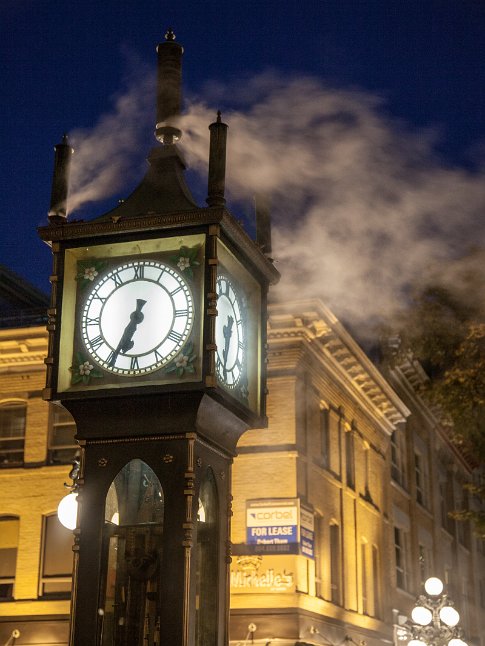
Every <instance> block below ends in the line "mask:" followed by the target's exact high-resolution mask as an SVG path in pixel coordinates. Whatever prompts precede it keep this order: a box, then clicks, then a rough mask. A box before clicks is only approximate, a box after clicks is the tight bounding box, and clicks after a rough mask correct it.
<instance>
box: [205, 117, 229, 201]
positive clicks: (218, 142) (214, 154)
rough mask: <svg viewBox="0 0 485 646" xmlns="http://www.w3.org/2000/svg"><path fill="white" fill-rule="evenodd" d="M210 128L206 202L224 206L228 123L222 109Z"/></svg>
mask: <svg viewBox="0 0 485 646" xmlns="http://www.w3.org/2000/svg"><path fill="white" fill-rule="evenodd" d="M209 130H210V148H209V180H208V189H207V199H206V202H207V204H208V205H209V206H224V204H225V203H226V199H225V197H224V192H225V186H226V141H227V125H226V124H225V123H222V121H221V112H220V111H218V112H217V121H216V122H215V123H211V125H210V126H209Z"/></svg>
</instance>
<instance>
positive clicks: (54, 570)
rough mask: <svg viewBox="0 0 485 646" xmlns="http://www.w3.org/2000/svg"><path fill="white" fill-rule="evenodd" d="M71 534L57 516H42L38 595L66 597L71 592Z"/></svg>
mask: <svg viewBox="0 0 485 646" xmlns="http://www.w3.org/2000/svg"><path fill="white" fill-rule="evenodd" d="M72 544H73V533H72V531H70V530H69V529H66V528H65V527H64V526H63V525H61V523H60V522H59V519H58V517H57V514H51V515H50V516H44V526H43V549H42V565H41V577H40V591H39V592H40V595H41V596H46V595H56V596H57V595H62V596H68V595H69V593H70V592H71V585H72V581H71V574H72Z"/></svg>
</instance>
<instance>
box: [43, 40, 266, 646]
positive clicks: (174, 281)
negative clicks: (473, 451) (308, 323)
mask: <svg viewBox="0 0 485 646" xmlns="http://www.w3.org/2000/svg"><path fill="white" fill-rule="evenodd" d="M157 52H158V99H157V120H156V138H157V140H158V142H159V143H158V145H157V147H156V148H154V149H152V151H151V152H150V155H149V158H148V162H149V167H148V171H147V173H146V175H145V177H144V179H143V180H142V182H141V183H140V185H139V186H138V187H137V188H136V189H135V191H134V192H133V193H132V195H131V196H130V197H129V198H128V199H127V200H126V201H124V202H122V203H121V204H119V205H118V206H117V207H116V208H115V209H114V210H112V211H110V212H109V213H107V214H105V215H102V216H101V217H98V218H96V219H94V220H91V221H88V222H84V221H68V219H67V217H66V212H67V210H66V198H67V177H68V166H69V163H70V156H71V149H70V147H69V144H68V142H67V139H64V141H63V143H62V144H59V145H58V146H57V147H56V161H55V169H54V181H53V189H52V200H51V210H50V212H49V224H48V225H47V226H45V227H42V228H41V229H40V230H39V233H40V236H41V238H42V239H43V240H44V241H47V242H49V243H50V244H51V245H52V251H53V257H54V270H53V275H52V277H51V282H52V296H51V306H50V309H49V325H48V329H49V356H48V358H47V359H46V364H47V386H46V389H45V391H44V397H45V399H47V400H49V401H53V402H58V403H60V404H62V406H64V407H65V408H67V409H68V410H69V411H70V412H71V414H72V415H73V417H74V419H75V421H76V425H77V439H78V442H79V444H80V447H81V463H80V469H79V477H78V481H77V485H78V494H79V495H78V501H79V514H78V527H77V529H76V530H75V546H74V553H75V556H74V590H73V599H72V619H71V629H70V644H71V646H86V644H89V645H93V646H94V645H96V646H125V645H126V646H128V645H130V646H160V645H161V644H172V645H174V646H178V645H180V646H189V645H201V646H202V645H209V644H210V645H211V646H213V645H216V644H220V645H222V644H225V643H227V641H228V632H227V618H228V590H227V564H228V561H229V558H230V547H229V519H230V513H231V512H230V507H231V503H230V500H231V496H230V466H231V461H232V458H233V456H234V454H235V448H236V443H237V440H238V438H239V437H240V435H241V434H242V433H243V432H244V431H245V430H246V429H248V428H254V427H263V426H264V425H265V419H266V418H265V363H264V344H265V322H266V318H265V312H266V293H267V289H268V285H269V284H270V283H272V282H275V281H276V280H277V278H278V274H277V272H276V270H275V269H274V268H273V266H272V264H271V262H270V261H269V260H268V258H267V257H266V256H265V255H264V254H263V253H262V251H261V247H260V245H258V244H256V243H254V242H253V241H252V240H251V239H250V238H249V237H248V236H247V234H246V233H245V232H244V230H243V229H242V228H241V226H240V225H239V224H238V223H237V222H236V220H235V219H234V218H233V217H232V216H231V214H230V213H229V212H228V211H227V210H226V208H225V199H224V181H225V145H226V133H227V126H226V125H225V124H224V123H222V121H221V118H220V115H218V118H217V121H216V122H215V123H213V124H211V126H210V127H209V129H210V152H209V182H208V198H207V204H208V206H207V207H203V208H202V207H198V206H197V205H196V204H195V203H194V201H193V198H192V197H191V195H190V192H189V189H188V187H187V185H186V184H185V181H184V177H183V171H184V168H185V164H184V160H183V158H182V156H181V154H180V152H179V150H178V148H177V141H178V140H179V138H180V136H181V132H180V130H179V128H178V124H177V117H178V115H179V114H180V102H181V101H180V92H181V58H182V53H183V49H182V47H181V46H180V45H179V44H178V43H177V42H175V40H174V35H173V33H172V32H171V31H169V32H168V33H167V35H166V40H165V42H163V43H161V44H160V45H159V46H158V48H157Z"/></svg>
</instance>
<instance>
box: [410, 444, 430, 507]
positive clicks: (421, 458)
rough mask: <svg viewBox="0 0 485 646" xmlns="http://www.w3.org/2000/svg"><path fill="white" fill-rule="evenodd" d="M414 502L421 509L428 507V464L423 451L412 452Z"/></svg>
mask: <svg viewBox="0 0 485 646" xmlns="http://www.w3.org/2000/svg"><path fill="white" fill-rule="evenodd" d="M414 473H415V478H416V500H417V501H418V502H419V504H420V505H423V507H428V506H429V464H428V458H427V455H426V452H425V451H423V452H422V451H415V452H414Z"/></svg>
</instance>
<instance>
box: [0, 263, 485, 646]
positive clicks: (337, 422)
mask: <svg viewBox="0 0 485 646" xmlns="http://www.w3.org/2000/svg"><path fill="white" fill-rule="evenodd" d="M2 271H3V275H4V276H7V275H8V276H9V277H10V279H11V280H15V277H14V276H12V274H11V272H9V271H8V270H5V269H2ZM17 284H20V283H17ZM29 290H30V288H26V292H24V293H23V298H24V297H25V298H24V300H23V302H22V303H21V306H20V307H19V303H18V302H17V304H15V303H13V304H11V307H10V308H8V321H7V322H6V324H7V327H5V326H4V327H2V328H1V329H0V645H2V646H3V644H5V643H13V640H12V639H10V638H11V635H12V631H14V630H18V631H20V637H18V638H17V639H16V641H15V643H16V644H18V645H19V646H20V645H21V644H31V645H34V644H36V645H37V646H40V645H43V646H48V645H53V644H56V645H61V644H67V643H68V616H69V604H70V601H69V597H70V563H71V542H72V535H71V534H70V532H68V531H67V530H64V529H63V528H62V527H61V526H60V525H59V523H58V521H57V517H56V514H55V512H56V507H57V504H58V502H59V500H60V499H61V498H62V497H63V495H64V494H65V488H64V486H63V485H64V482H66V481H68V473H69V470H70V461H71V459H72V457H73V455H74V452H75V442H74V433H75V429H74V426H73V424H72V421H71V420H70V418H69V416H68V415H67V413H65V412H64V411H63V410H62V409H60V408H58V407H56V406H54V405H50V406H49V405H48V404H47V403H45V402H43V401H42V400H41V390H42V388H43V386H44V364H43V358H44V356H45V354H46V349H47V335H46V333H45V328H44V326H43V325H37V323H40V322H41V321H39V319H38V318H35V317H38V316H39V311H38V308H39V306H40V305H41V303H39V299H40V300H41V301H42V296H41V295H39V294H38V293H36V292H35V290H34V291H31V290H30V291H29ZM18 291H19V290H17V292H18ZM20 291H21V290H20ZM29 294H30V300H29ZM4 298H5V299H6V296H5V295H4ZM10 298H11V297H10ZM29 302H30V304H31V308H32V310H34V309H35V310H36V312H35V313H34V312H33V311H30V313H29V309H30V308H29ZM44 305H45V302H44ZM16 309H17V310H18V309H21V310H22V316H21V317H20V318H17V319H16V318H15V316H14V312H15V310H16ZM2 311H7V308H5V307H4V308H2ZM32 317H34V318H32ZM268 330H269V358H270V363H269V389H270V395H269V427H268V429H266V430H253V431H249V432H247V433H246V434H245V435H244V436H243V438H242V440H241V442H240V445H239V456H238V457H237V458H236V460H235V463H234V468H233V495H234V501H233V513H234V515H233V525H232V540H233V558H232V564H231V607H232V611H231V643H233V644H244V643H245V642H246V641H247V642H248V643H261V644H263V643H264V644H268V643H270V642H273V643H278V644H295V643H296V642H299V643H303V644H315V645H322V644H328V645H329V646H338V645H339V644H341V643H343V642H345V641H347V642H351V643H354V644H359V645H360V646H364V644H366V645H367V646H374V645H375V644H378V643H388V644H389V643H392V642H394V643H395V644H398V643H402V644H403V646H404V645H405V644H406V641H405V640H402V641H401V640H400V637H402V629H401V628H400V624H401V623H402V620H403V617H405V616H408V615H409V613H410V609H411V607H412V605H413V602H414V599H415V597H416V594H417V593H418V592H419V591H420V586H421V583H422V581H423V579H425V578H426V577H427V576H428V575H429V574H434V575H437V576H440V577H441V578H442V579H443V580H445V581H446V582H447V584H448V586H449V589H450V591H451V593H452V595H453V598H454V599H455V602H456V605H457V608H458V609H459V611H460V613H461V615H462V622H463V624H464V628H465V635H466V639H467V641H468V643H469V644H474V645H475V646H483V645H484V644H485V640H484V637H483V636H482V635H485V620H484V615H485V609H484V606H485V568H484V561H485V556H484V547H483V542H481V541H478V540H477V539H476V538H475V537H473V535H472V533H471V531H470V528H469V527H468V526H467V525H466V524H461V523H454V522H453V521H451V520H450V519H449V517H448V515H447V512H448V510H450V509H452V508H453V507H455V506H459V505H460V503H461V501H462V499H463V496H464V489H463V484H464V483H465V482H467V481H468V480H469V479H470V477H471V468H472V466H473V465H471V464H470V463H469V462H467V460H466V459H465V458H464V456H462V455H460V454H459V453H458V452H457V451H456V450H455V449H454V448H453V447H452V446H451V445H450V443H449V442H448V440H447V438H446V434H445V433H444V430H443V429H442V427H441V426H440V423H439V420H438V419H437V418H436V417H435V415H434V414H433V412H432V411H431V410H430V409H429V408H428V407H427V406H426V405H425V403H424V402H423V401H422V400H421V399H420V398H419V396H418V395H417V394H416V386H417V384H418V382H419V380H422V379H425V378H426V376H425V375H424V373H423V372H422V370H421V368H420V366H419V365H418V364H416V363H415V362H413V361H412V360H410V361H409V362H407V363H406V364H403V365H400V366H396V367H394V368H393V369H392V370H391V371H389V372H388V374H386V375H384V374H383V373H382V372H381V371H379V370H378V369H377V368H376V366H375V365H374V364H373V363H372V362H371V361H370V360H369V358H368V357H367V356H366V354H365V353H364V352H363V351H362V349H361V348H360V347H359V345H358V344H357V343H356V341H355V340H354V339H353V338H352V337H351V336H350V334H349V333H348V332H347V331H346V330H345V329H344V327H343V326H342V325H341V324H340V323H339V322H338V320H337V319H336V318H335V316H334V315H333V314H332V313H331V312H330V311H329V310H328V309H327V308H326V307H325V306H324V305H323V304H322V303H321V302H319V301H305V302H299V303H292V304H290V305H285V306H284V307H283V306H281V305H273V306H272V307H271V308H270V317H269V327H268ZM277 515H286V516H287V517H288V518H290V519H291V520H290V521H285V522H284V523H280V524H279V525H278V521H276V522H274V521H273V520H271V522H269V521H268V520H267V518H268V517H272V518H274V517H276V516H277ZM254 519H255V520H254ZM261 519H262V520H261ZM288 525H290V526H294V527H296V530H295V533H293V534H292V536H291V538H290V540H287V539H288V534H286V535H285V534H284V533H283V532H286V531H287V530H286V529H281V528H284V527H287V526H288ZM268 528H273V529H271V530H269V529H268ZM275 528H276V529H275ZM265 532H266V533H265ZM269 532H272V533H273V536H270V535H269ZM278 532H280V534H279V537H278ZM275 534H276V540H275V536H274V535H275ZM9 640H10V641H9Z"/></svg>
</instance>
